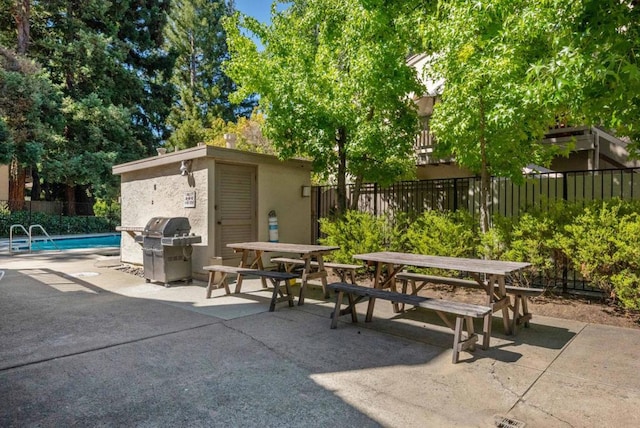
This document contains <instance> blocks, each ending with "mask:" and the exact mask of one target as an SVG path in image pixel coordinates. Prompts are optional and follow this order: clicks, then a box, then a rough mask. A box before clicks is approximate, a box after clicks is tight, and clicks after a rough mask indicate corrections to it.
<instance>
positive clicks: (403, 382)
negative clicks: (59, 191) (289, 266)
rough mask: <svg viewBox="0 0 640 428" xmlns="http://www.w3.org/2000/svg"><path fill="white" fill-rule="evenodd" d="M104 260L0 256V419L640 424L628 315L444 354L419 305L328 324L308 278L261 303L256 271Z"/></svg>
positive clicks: (635, 350) (14, 422) (639, 333)
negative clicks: (273, 303)
mask: <svg viewBox="0 0 640 428" xmlns="http://www.w3.org/2000/svg"><path fill="white" fill-rule="evenodd" d="M117 260H118V259H117V258H113V257H103V256H96V255H86V254H81V253H73V254H65V255H63V256H62V255H32V256H16V257H8V256H0V271H3V272H4V277H3V278H2V279H0V426H2V427H13V426H15V427H24V426H44V427H53V426H56V427H58V426H72V425H74V426H149V427H151V426H153V427H155V426H163V427H181V426H182V427H200V426H202V427H212V426H220V427H223V426H224V427H229V426H243V427H252V426H260V427H274V426H295V427H297V426H309V427H317V426H329V425H332V426H358V427H362V426H389V427H441V426H442V427H449V426H457V427H495V426H505V427H516V426H518V427H519V426H527V427H570V426H571V427H620V426H624V427H633V426H640V410H639V409H640V330H631V329H622V328H615V327H608V326H602V325H593V324H585V323H581V322H573V321H566V320H560V319H554V318H545V317H540V316H535V314H534V319H533V322H532V325H531V327H530V328H529V329H522V330H520V331H519V333H518V335H517V336H515V337H510V336H505V335H503V333H502V331H503V329H502V327H501V320H500V319H495V320H494V326H493V332H494V336H493V337H492V343H491V345H492V347H491V349H490V350H487V351H483V350H482V349H478V350H477V351H476V352H475V353H473V354H470V353H462V354H461V360H462V361H461V362H460V363H458V364H456V365H452V364H451V362H450V360H451V349H450V347H451V343H452V340H453V334H452V332H451V331H450V330H448V329H446V328H444V327H440V326H442V323H441V322H440V321H438V319H437V318H436V317H435V316H433V315H432V314H429V313H427V312H421V311H418V310H410V311H408V312H406V313H405V314H401V315H397V314H393V313H392V311H391V305H390V304H388V302H378V304H377V305H376V313H375V315H376V317H375V319H374V321H373V322H372V323H367V324H365V323H364V322H360V323H358V324H351V322H350V321H349V317H344V318H342V321H343V322H341V323H340V324H339V325H338V329H336V330H331V329H330V328H329V323H330V320H329V314H330V312H331V308H332V303H331V302H329V301H324V300H323V299H321V293H320V290H319V289H318V288H315V287H312V288H311V290H310V291H311V295H309V296H307V299H306V301H305V305H304V306H301V307H298V306H296V307H294V308H288V307H287V306H286V304H284V305H280V306H278V307H277V309H276V312H273V313H269V312H267V309H268V301H269V292H268V291H264V290H262V289H261V287H260V284H259V281H257V280H251V281H247V282H246V283H245V285H244V286H243V289H244V288H245V287H246V292H245V293H243V294H241V295H234V296H223V294H224V291H223V290H216V291H215V292H214V298H212V299H208V300H207V299H205V298H204V296H205V289H204V285H205V284H204V283H198V282H196V283H194V284H192V285H188V286H184V285H180V284H177V285H175V286H172V287H170V288H165V287H163V286H161V285H156V284H147V283H145V281H144V280H143V279H141V278H137V277H134V276H132V275H129V274H126V273H123V272H120V271H117V270H115V269H112V268H110V267H109V266H110V265H113V264H118V261H117ZM0 276H2V272H0ZM359 310H362V311H364V310H366V305H361V307H359ZM360 318H361V319H362V320H363V319H364V317H363V316H361V317H360ZM431 323H436V325H435V326H434V325H433V324H431ZM500 422H501V423H502V425H500Z"/></svg>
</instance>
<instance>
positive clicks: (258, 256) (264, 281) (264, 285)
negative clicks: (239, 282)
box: [251, 250, 267, 288]
mask: <svg viewBox="0 0 640 428" xmlns="http://www.w3.org/2000/svg"><path fill="white" fill-rule="evenodd" d="M262 253H263V251H262V250H256V251H255V254H256V258H255V260H254V261H253V263H251V267H253V265H258V269H259V270H264V264H263V263H262ZM260 281H262V288H267V279H266V278H265V277H260Z"/></svg>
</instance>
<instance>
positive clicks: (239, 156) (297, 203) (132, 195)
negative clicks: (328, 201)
mask: <svg viewBox="0 0 640 428" xmlns="http://www.w3.org/2000/svg"><path fill="white" fill-rule="evenodd" d="M184 159H191V161H192V165H193V168H192V170H193V179H192V180H191V181H190V180H188V179H187V177H184V176H181V175H180V173H179V168H180V162H181V161H182V160H184ZM218 162H223V163H225V164H238V165H255V166H256V168H257V177H256V178H257V189H256V193H257V222H258V225H257V234H258V236H257V239H258V240H261V241H267V240H268V239H269V229H268V214H269V211H270V210H276V212H277V215H278V222H279V238H280V239H279V240H280V242H295V243H309V242H310V240H311V198H309V197H303V196H302V186H310V185H311V164H310V163H309V162H305V161H295V160H294V161H286V162H283V161H280V160H278V159H277V158H275V157H272V156H266V155H257V154H252V153H246V152H240V151H238V150H231V149H229V150H227V149H221V148H211V147H203V148H194V149H187V150H183V151H179V152H175V153H169V154H165V155H162V156H157V157H152V158H147V159H143V160H140V161H136V162H131V163H129V164H123V165H117V166H115V167H114V173H115V174H119V175H121V178H122V180H121V182H122V184H121V200H122V213H121V225H122V226H145V225H146V223H147V222H148V221H149V219H150V218H152V217H177V216H180V217H187V218H188V219H189V222H190V224H191V232H192V233H195V234H197V235H200V236H202V243H200V244H195V245H194V251H193V258H192V266H193V271H194V277H196V278H199V279H205V278H206V274H205V272H204V271H203V270H202V266H205V265H208V264H210V263H211V258H212V257H216V256H218V254H216V246H215V239H216V236H215V233H216V227H215V212H214V206H215V191H216V186H215V169H216V164H217V163H218ZM191 186H193V187H191ZM194 190H195V192H196V207H195V208H184V207H183V202H184V194H185V192H188V191H194ZM121 260H122V261H123V262H124V263H132V264H142V260H143V257H142V250H141V247H140V245H139V244H137V243H135V241H134V239H133V238H132V237H131V236H130V235H129V234H128V233H126V232H123V233H122V245H121Z"/></svg>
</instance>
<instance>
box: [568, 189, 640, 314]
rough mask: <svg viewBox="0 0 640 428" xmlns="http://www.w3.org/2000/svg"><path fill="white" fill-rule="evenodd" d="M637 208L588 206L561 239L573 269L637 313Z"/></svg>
mask: <svg viewBox="0 0 640 428" xmlns="http://www.w3.org/2000/svg"><path fill="white" fill-rule="evenodd" d="M639 208H640V206H639V205H638V204H637V203H635V204H628V203H625V202H622V201H619V200H614V201H611V202H604V203H602V204H601V205H595V204H593V205H591V206H587V207H586V208H585V209H584V211H583V212H582V213H581V214H580V215H578V216H577V217H576V218H575V220H574V221H573V222H572V223H571V224H569V225H567V226H565V228H564V229H565V235H564V236H563V238H562V239H561V249H562V251H563V252H564V253H565V254H566V255H567V257H568V259H569V261H570V262H571V264H572V266H573V268H574V269H576V270H577V271H579V272H580V273H581V274H582V275H583V276H584V277H585V278H586V279H588V280H589V281H591V282H592V284H594V285H595V286H597V287H599V288H601V289H602V290H604V291H606V292H610V293H611V296H612V297H614V298H617V299H618V300H620V303H622V305H623V306H624V307H627V308H632V309H640V281H639V278H640V259H639V258H638V256H640V234H639V232H640V209H639Z"/></svg>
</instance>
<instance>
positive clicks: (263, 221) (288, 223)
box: [258, 164, 311, 244]
mask: <svg viewBox="0 0 640 428" xmlns="http://www.w3.org/2000/svg"><path fill="white" fill-rule="evenodd" d="M302 186H311V176H310V174H309V170H308V169H307V168H303V167H299V168H295V167H290V168H282V166H281V165H277V164H261V165H259V166H258V240H260V241H268V240H269V211H271V210H275V211H276V214H277V216H278V237H279V241H280V242H293V243H296V244H309V243H310V241H311V198H310V197H303V196H302Z"/></svg>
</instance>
